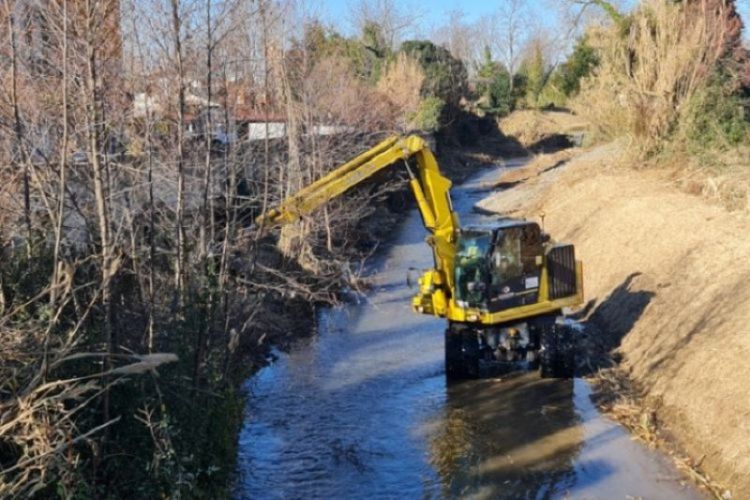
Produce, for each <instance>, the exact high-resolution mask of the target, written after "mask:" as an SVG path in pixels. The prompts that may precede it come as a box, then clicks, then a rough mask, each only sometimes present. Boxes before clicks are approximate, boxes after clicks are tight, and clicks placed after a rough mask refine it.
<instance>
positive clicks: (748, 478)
mask: <svg viewBox="0 0 750 500" xmlns="http://www.w3.org/2000/svg"><path fill="white" fill-rule="evenodd" d="M622 150H623V148H622V147H621V145H618V144H610V145H606V146H602V147H598V148H596V149H593V150H590V151H588V152H585V153H582V154H579V155H577V156H575V157H574V158H573V159H572V160H570V161H567V162H566V161H554V160H555V159H554V158H546V159H543V160H540V161H542V162H544V165H541V166H540V164H537V165H536V166H532V167H529V168H527V169H526V171H525V172H524V171H516V172H514V173H513V177H512V178H507V177H506V178H505V179H502V178H500V177H498V179H497V180H496V181H497V182H503V186H504V187H506V188H507V189H506V191H504V192H502V193H498V194H493V195H491V196H489V197H487V198H485V199H484V200H482V201H481V202H480V203H479V204H478V206H479V208H481V209H483V210H487V211H492V212H497V213H500V214H504V215H509V216H513V217H524V218H529V219H536V220H540V219H541V218H542V216H543V218H544V226H545V229H546V230H547V231H548V232H549V233H551V234H552V235H553V236H554V237H555V238H556V239H558V240H561V241H570V242H573V243H575V245H576V250H577V252H578V257H579V258H580V259H582V260H583V262H584V266H585V276H586V279H585V283H586V297H587V301H588V302H587V305H586V307H585V309H584V310H583V311H582V312H581V316H582V317H583V318H584V319H585V320H587V321H588V322H589V323H590V324H591V325H592V326H595V327H596V328H591V329H590V330H589V331H590V332H598V333H597V335H600V336H601V337H600V338H597V339H593V340H594V343H595V344H596V345H597V346H598V347H599V348H600V349H601V350H602V351H608V350H611V349H616V352H615V354H616V356H615V357H616V358H619V357H621V358H622V361H621V363H620V368H621V369H622V370H623V371H624V372H625V373H626V374H627V375H628V376H629V378H630V379H631V380H632V381H633V383H634V385H635V386H636V387H637V389H638V391H639V392H640V394H641V395H642V396H643V397H644V398H645V399H647V400H648V401H649V404H650V405H651V406H652V407H653V408H654V409H655V413H656V417H657V419H658V420H659V422H660V425H661V426H662V428H663V429H664V430H665V431H666V432H667V433H668V434H669V435H671V436H672V437H673V438H674V439H675V440H676V442H677V444H678V445H679V446H680V447H682V448H683V449H684V450H686V451H687V452H688V453H689V454H690V455H691V457H692V458H693V459H694V461H695V462H696V463H699V464H700V466H701V468H702V469H704V470H705V471H706V472H707V473H708V474H709V475H710V476H712V478H713V479H715V480H717V481H719V482H720V483H721V484H723V485H725V486H726V487H728V488H729V489H730V490H731V492H732V495H733V497H734V498H748V497H750V433H749V432H748V431H749V430H750V397H748V380H750V364H748V362H747V360H748V357H749V355H750V329H749V327H748V322H749V321H750V265H748V262H750V238H748V234H750V216H748V213H747V212H728V211H726V210H725V209H724V208H722V207H721V206H718V205H713V204H710V203H708V202H707V201H706V200H704V199H702V198H700V197H698V196H694V195H690V194H687V193H685V192H683V191H680V190H678V189H677V188H676V187H674V186H673V184H674V178H673V177H670V175H668V174H667V173H666V172H664V171H660V170H658V169H657V170H651V171H644V170H634V169H632V168H629V167H627V166H623V165H622V164H621V162H619V161H618V159H619V158H620V157H621V156H622ZM563 160H567V158H563ZM595 365H596V363H594V364H593V365H592V367H593V368H596V366H595Z"/></svg>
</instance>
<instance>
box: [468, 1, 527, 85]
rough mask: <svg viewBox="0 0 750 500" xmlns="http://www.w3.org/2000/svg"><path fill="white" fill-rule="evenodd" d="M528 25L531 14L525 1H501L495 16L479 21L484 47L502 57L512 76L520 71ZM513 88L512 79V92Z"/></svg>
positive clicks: (511, 82) (511, 80)
mask: <svg viewBox="0 0 750 500" xmlns="http://www.w3.org/2000/svg"><path fill="white" fill-rule="evenodd" d="M528 25H529V12H528V8H527V2H525V1H524V0H501V2H500V7H499V8H498V10H497V12H496V13H495V14H494V15H492V16H490V17H488V18H486V19H483V20H480V21H479V24H478V27H477V31H478V32H479V33H483V34H484V39H485V43H484V45H485V46H487V47H490V48H491V49H492V53H493V54H497V55H498V56H499V57H500V60H501V61H502V62H503V63H504V64H505V67H506V68H507V69H508V71H509V72H510V74H511V75H515V74H516V72H517V71H518V67H519V64H520V61H521V58H522V53H521V52H522V50H521V49H522V47H523V46H524V45H525V43H526V38H525V37H526V32H527V28H528ZM513 88H514V81H513V78H512V77H511V79H510V90H511V92H513Z"/></svg>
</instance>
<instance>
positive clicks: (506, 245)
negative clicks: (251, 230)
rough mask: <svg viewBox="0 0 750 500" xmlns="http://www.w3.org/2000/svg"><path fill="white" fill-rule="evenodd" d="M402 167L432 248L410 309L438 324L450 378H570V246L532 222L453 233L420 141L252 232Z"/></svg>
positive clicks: (374, 158) (397, 147) (439, 182)
mask: <svg viewBox="0 0 750 500" xmlns="http://www.w3.org/2000/svg"><path fill="white" fill-rule="evenodd" d="M401 162H403V164H404V166H405V168H406V171H407V172H408V175H409V178H410V181H409V182H410V186H411V190H412V192H413V194H414V197H415V198H416V202H417V206H418V208H419V212H420V214H421V215H422V220H423V222H424V226H425V228H426V229H427V231H428V232H429V236H427V238H426V241H427V244H428V245H429V246H430V247H431V248H432V252H433V255H434V267H433V268H432V269H427V270H425V271H424V273H423V274H422V277H421V278H420V279H419V291H418V292H417V294H416V295H415V296H414V298H413V299H412V308H413V309H414V311H416V312H418V313H421V314H429V315H432V316H438V317H441V318H446V319H447V320H448V328H447V329H446V332H445V367H446V375H447V376H448V378H449V379H463V378H478V377H481V376H484V375H485V374H493V375H494V374H497V373H498V371H507V370H508V369H513V368H514V367H516V368H518V367H523V366H526V367H530V368H535V367H539V369H540V372H541V375H542V377H558V378H569V377H572V376H573V375H574V373H575V345H574V344H575V343H574V331H573V328H572V327H571V326H570V325H569V324H568V323H567V322H566V320H565V318H564V317H563V310H564V309H565V308H570V307H574V306H577V305H580V304H581V303H583V266H582V264H581V262H580V261H576V259H575V249H574V247H573V245H570V244H563V243H555V242H554V241H552V240H551V239H550V237H549V236H548V235H547V234H546V233H544V232H543V231H542V230H541V228H540V227H539V225H538V224H537V223H535V222H530V221H522V220H499V221H498V222H497V223H496V224H493V225H492V226H491V227H484V226H479V227H467V228H462V227H461V225H460V223H459V217H458V214H457V213H456V212H455V211H454V210H453V206H452V204H451V198H450V188H451V185H452V183H451V181H450V180H449V179H447V178H446V177H445V176H443V175H442V174H441V173H440V168H439V167H438V164H437V161H436V159H435V156H434V155H433V153H432V152H431V150H430V148H429V147H428V144H427V142H426V141H425V140H424V139H423V138H421V137H419V136H415V135H411V136H408V137H399V136H394V137H390V138H388V139H386V140H385V141H383V142H381V143H380V144H378V145H377V146H375V147H374V148H372V149H370V150H369V151H367V152H365V153H363V154H361V155H360V156H357V157H356V158H354V159H353V160H351V161H349V162H347V163H345V164H344V165H341V166H340V167H338V168H336V169H335V170H333V171H332V172H330V173H329V174H327V175H326V176H324V177H322V178H321V179H318V180H317V181H315V182H313V183H312V184H310V185H309V186H306V187H304V188H303V189H301V190H300V191H298V192H297V193H296V194H294V195H292V196H290V197H289V198H287V199H285V200H283V202H282V203H281V204H280V205H279V206H277V207H275V208H273V209H271V210H269V211H268V212H266V213H265V214H263V215H261V216H259V217H258V218H257V219H256V223H257V224H258V225H259V226H260V227H265V228H268V227H272V226H278V225H283V224H289V223H293V222H295V221H297V220H299V219H300V218H302V217H304V216H307V215H309V214H311V213H312V212H313V211H314V210H315V209H317V208H318V207H320V206H322V205H323V204H325V203H326V202H327V201H329V200H331V199H332V198H335V197H337V196H340V195H341V194H343V193H344V192H345V191H347V190H348V189H350V188H352V187H354V186H356V185H358V184H360V183H362V182H363V181H365V180H366V179H368V178H370V177H372V176H373V175H374V174H375V173H377V172H379V171H382V170H384V169H386V168H388V167H390V166H393V165H395V164H398V163H401Z"/></svg>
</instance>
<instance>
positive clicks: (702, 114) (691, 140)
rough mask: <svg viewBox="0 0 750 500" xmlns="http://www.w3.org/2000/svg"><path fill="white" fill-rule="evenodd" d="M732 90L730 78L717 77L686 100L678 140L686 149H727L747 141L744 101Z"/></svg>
mask: <svg viewBox="0 0 750 500" xmlns="http://www.w3.org/2000/svg"><path fill="white" fill-rule="evenodd" d="M734 87H735V86H734V85H733V83H732V82H731V79H730V78H728V77H726V76H723V75H717V76H715V77H714V78H713V79H712V81H711V82H710V83H709V84H708V85H706V86H705V87H703V88H701V89H699V90H698V91H696V92H695V94H693V95H692V96H691V98H690V100H688V101H687V103H686V106H685V110H684V111H683V113H682V117H681V120H680V125H679V129H678V132H677V138H678V139H682V140H683V141H686V142H687V145H688V147H689V149H691V150H693V151H695V150H696V149H728V148H731V147H733V146H737V145H739V144H740V143H742V142H744V141H745V140H747V138H748V133H749V132H750V126H749V125H750V124H748V121H747V117H746V112H745V108H746V106H747V102H745V100H744V99H743V98H742V97H741V96H740V95H738V93H737V92H736V89H735V88H734Z"/></svg>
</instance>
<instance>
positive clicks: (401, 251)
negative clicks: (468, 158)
mask: <svg viewBox="0 0 750 500" xmlns="http://www.w3.org/2000/svg"><path fill="white" fill-rule="evenodd" d="M496 175H497V170H495V171H490V172H488V173H487V174H485V175H484V176H479V177H477V178H474V179H473V180H472V181H470V182H468V183H466V184H465V185H464V186H462V187H461V188H459V189H456V190H455V191H454V204H455V206H456V208H457V209H458V210H459V212H461V214H462V216H463V218H464V220H465V222H467V223H471V222H478V221H479V220H480V219H481V216H479V215H478V214H474V215H470V212H471V209H472V206H473V205H474V203H475V202H477V201H479V200H480V199H481V198H483V197H485V196H486V195H487V192H486V191H483V190H482V187H483V186H485V185H486V183H487V180H488V179H492V178H493V176H496ZM424 236H425V232H424V229H423V227H422V224H421V221H420V218H419V215H418V214H417V213H412V214H411V215H410V216H409V217H408V219H407V220H406V221H405V222H404V223H403V225H401V226H400V227H399V228H398V230H397V235H396V242H395V244H393V245H392V246H391V247H389V249H388V251H387V252H386V253H385V254H384V255H382V256H381V259H380V260H379V261H378V262H377V263H376V265H375V266H374V268H373V272H374V273H376V274H375V279H376V283H377V286H376V288H375V289H374V290H373V292H372V293H371V294H370V295H369V296H368V297H367V300H366V301H363V302H362V303H360V304H352V305H349V306H346V307H342V308H339V309H333V310H326V311H322V312H321V313H320V316H319V320H318V325H317V330H318V332H317V333H318V334H317V335H315V336H313V337H311V338H309V339H308V340H305V341H302V342H301V343H300V344H298V345H297V346H295V348H293V349H292V350H291V352H289V353H288V354H283V353H280V354H279V359H278V360H277V362H276V363H274V364H273V365H271V366H269V367H266V368H264V369H263V370H261V372H260V373H259V374H258V375H257V377H255V378H254V379H252V380H250V381H249V382H248V389H249V390H250V392H251V398H250V401H249V405H248V408H247V412H246V422H245V427H244V430H243V432H242V435H241V439H240V457H239V464H240V470H239V476H240V479H239V481H238V483H237V487H236V491H235V496H236V497H237V498H253V499H257V498H363V497H364V498H367V497H370V498H401V497H409V498H413V497H431V498H433V497H442V496H447V497H456V496H462V497H463V496H469V497H478V498H621V499H625V498H638V497H642V498H659V499H670V498H674V499H678V498H680V499H682V498H700V495H699V493H697V492H696V491H695V490H693V489H692V488H690V487H685V486H684V485H683V484H681V482H680V480H679V479H678V478H679V474H678V473H677V472H676V471H675V469H674V468H673V467H672V466H671V464H670V463H669V461H667V460H666V459H664V458H663V457H661V456H660V455H658V454H655V453H653V452H651V451H649V450H647V449H646V448H645V447H643V446H642V445H640V444H638V443H635V442H634V441H632V440H631V439H630V436H629V435H628V433H627V432H625V431H624V430H623V429H622V428H621V427H620V426H618V425H616V424H614V423H613V422H611V421H610V420H608V419H606V418H603V417H602V416H601V415H600V414H599V413H598V412H597V411H596V409H595V408H594V406H593V405H592V403H591V400H590V398H589V396H590V388H589V386H588V384H587V383H586V382H585V381H583V380H580V379H578V380H575V381H570V380H568V381H563V380H541V379H540V378H539V376H538V375H537V374H536V373H529V374H524V375H521V376H517V377H513V378H509V379H506V380H482V381H474V382H467V383H462V384H456V385H451V386H446V382H445V375H444V372H443V330H444V328H445V325H444V323H443V322H442V321H440V320H436V319H433V318H430V317H426V316H418V315H415V314H413V313H412V312H411V310H410V307H409V298H410V296H411V294H412V293H413V290H411V289H409V288H408V287H407V285H406V283H405V281H406V280H405V277H406V274H407V271H408V269H409V268H410V267H417V268H422V267H425V266H427V265H429V264H430V262H431V255H430V251H429V249H428V247H427V246H426V245H425V244H424V242H423V239H424Z"/></svg>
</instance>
